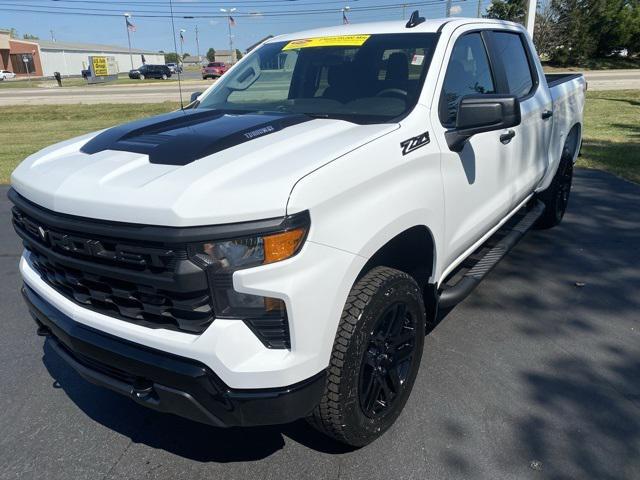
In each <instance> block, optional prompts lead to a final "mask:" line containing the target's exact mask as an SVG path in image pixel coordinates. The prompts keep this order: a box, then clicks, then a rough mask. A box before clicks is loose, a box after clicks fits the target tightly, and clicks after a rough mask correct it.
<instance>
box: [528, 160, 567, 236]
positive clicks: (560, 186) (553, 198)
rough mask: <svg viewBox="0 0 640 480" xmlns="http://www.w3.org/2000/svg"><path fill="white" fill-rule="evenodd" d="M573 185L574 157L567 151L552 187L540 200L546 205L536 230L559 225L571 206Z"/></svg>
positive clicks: (540, 196)
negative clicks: (570, 199)
mask: <svg viewBox="0 0 640 480" xmlns="http://www.w3.org/2000/svg"><path fill="white" fill-rule="evenodd" d="M572 183H573V155H572V154H571V153H570V152H568V151H565V152H564V153H563V155H562V159H561V160H560V165H558V171H557V172H556V175H555V176H554V177H553V180H552V182H551V185H549V187H548V188H547V189H546V190H545V191H544V192H542V193H540V195H539V196H538V198H540V200H542V202H543V203H544V205H545V209H544V212H543V213H542V216H541V217H540V219H539V220H538V222H537V223H536V228H540V229H545V228H552V227H555V226H556V225H558V224H559V223H560V222H561V221H562V218H563V217H564V214H565V212H566V211H567V206H568V205H569V195H570V194H571V184H572Z"/></svg>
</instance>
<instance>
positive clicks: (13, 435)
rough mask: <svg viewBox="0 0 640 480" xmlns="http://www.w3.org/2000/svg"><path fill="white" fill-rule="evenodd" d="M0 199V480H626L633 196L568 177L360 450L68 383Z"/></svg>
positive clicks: (635, 306)
mask: <svg viewBox="0 0 640 480" xmlns="http://www.w3.org/2000/svg"><path fill="white" fill-rule="evenodd" d="M5 192H6V188H5V189H4V190H3V191H2V192H0V194H1V195H0V216H1V217H2V218H1V220H0V221H1V222H2V224H3V225H4V228H3V229H1V230H0V267H1V272H2V279H3V281H2V283H1V284H0V302H1V305H2V311H3V318H2V325H3V327H4V329H3V334H2V336H0V362H1V366H0V432H2V435H0V479H31V478H37V479H39V480H44V479H64V480H67V479H135V480H140V479H143V478H167V479H169V478H170V479H188V480H196V479H200V478H202V479H205V478H206V479H225V480H232V479H254V478H255V479H271V478H273V479H277V480H285V479H296V480H300V479H306V478H309V479H324V478H330V479H337V478H342V479H394V480H395V479H413V478H415V479H422V480H424V479H438V480H440V479H491V480H496V479H505V480H506V479H509V480H512V479H519V480H520V479H524V480H528V479H531V480H537V479H553V480H555V479H558V480H560V479H604V480H614V479H616V480H623V479H628V480H632V479H637V478H640V186H638V185H635V184H631V183H628V182H625V181H623V180H620V179H619V178H617V177H614V176H612V175H609V174H606V173H602V172H597V171H586V170H578V171H577V173H576V179H575V188H574V191H573V193H572V198H571V202H570V207H569V211H568V213H567V216H566V217H565V220H564V222H563V223H562V225H561V226H560V227H558V228H556V229H554V230H549V231H535V232H532V233H530V234H529V235H528V236H527V237H525V239H524V240H523V241H522V242H521V243H520V244H519V245H518V246H517V247H516V248H515V249H514V251H513V252H512V253H511V254H510V256H508V257H507V258H506V259H505V260H504V261H503V262H502V263H501V264H500V265H499V266H498V267H497V268H496V269H495V270H494V271H493V273H491V275H490V276H489V277H488V278H487V280H486V281H485V282H484V283H483V284H482V285H480V287H478V289H477V290H476V291H474V293H473V294H472V295H471V296H470V297H469V298H468V299H467V300H466V301H464V302H463V303H462V304H460V305H458V306H457V307H456V308H455V309H453V310H452V311H451V312H450V313H449V314H448V315H447V316H446V317H445V318H444V319H443V320H442V321H441V322H440V324H439V325H438V326H437V327H436V329H435V330H434V331H433V332H432V333H431V334H430V335H429V336H428V337H427V339H426V343H425V354H424V357H423V360H422V368H421V370H420V374H419V376H418V380H417V383H416V386H415V388H414V391H413V394H412V396H411V398H410V400H409V402H408V404H407V407H406V409H405V412H404V413H403V415H402V416H401V417H400V419H399V420H398V422H397V423H396V425H395V426H394V427H393V428H392V429H391V430H390V431H389V432H387V433H386V434H385V435H384V436H383V437H382V438H380V439H379V440H378V441H376V442H374V443H373V444H371V445H369V446H367V447H365V448H362V449H360V450H349V449H346V448H343V447H341V446H337V445H335V444H332V443H331V442H329V441H327V440H325V439H324V438H323V437H322V436H321V435H319V434H317V433H315V432H314V431H313V430H311V429H310V428H309V427H307V426H306V424H305V423H304V422H302V421H300V422H297V423H295V424H292V425H286V426H280V427H269V428H254V429H244V430H243V429H232V430H221V429H215V428H211V427H207V426H204V425H199V424H195V423H192V422H190V421H187V420H182V419H180V418H177V417H173V416H170V415H163V414H160V413H157V412H154V411H151V410H146V409H144V408H143V407H140V406H138V405H137V404H135V403H133V402H132V401H130V400H129V399H127V398H123V397H120V396H118V395H116V394H114V393H111V392H110V391H107V390H103V389H100V388H98V387H95V386H93V385H91V384H88V383H87V382H85V381H84V380H82V379H81V378H80V377H79V376H78V375H77V374H75V373H74V372H73V371H72V370H71V369H70V368H69V367H67V366H66V365H65V364H64V363H63V362H62V361H61V360H60V359H59V358H58V357H57V356H56V354H55V353H54V352H53V351H51V350H50V349H49V348H43V341H42V339H41V338H40V337H37V336H36V335H35V326H34V324H33V322H32V320H31V319H30V318H29V317H28V314H27V311H26V309H25V307H24V306H23V304H22V301H21V298H20V295H19V293H18V289H19V287H20V283H21V282H20V278H19V275H18V272H17V266H16V264H17V262H18V257H19V252H20V245H19V242H18V241H17V239H16V237H15V235H13V233H12V232H11V231H10V227H9V215H10V206H9V205H8V202H7V200H6V197H5V195H4V193H5Z"/></svg>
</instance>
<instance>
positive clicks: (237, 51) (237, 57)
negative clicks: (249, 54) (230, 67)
mask: <svg viewBox="0 0 640 480" xmlns="http://www.w3.org/2000/svg"><path fill="white" fill-rule="evenodd" d="M242 56H243V55H242V52H241V51H240V50H238V49H237V48H236V60H240V59H241V58H242Z"/></svg>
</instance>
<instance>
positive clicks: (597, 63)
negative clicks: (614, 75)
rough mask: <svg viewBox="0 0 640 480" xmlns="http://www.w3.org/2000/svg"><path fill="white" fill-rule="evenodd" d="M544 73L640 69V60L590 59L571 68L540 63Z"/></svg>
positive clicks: (626, 58) (624, 58) (627, 58)
mask: <svg viewBox="0 0 640 480" xmlns="http://www.w3.org/2000/svg"><path fill="white" fill-rule="evenodd" d="M542 67H543V68H544V71H545V72H549V73H552V72H568V71H576V72H585V71H588V70H617V69H621V68H640V58H637V57H634V58H629V57H611V58H592V59H590V60H587V61H586V62H585V63H584V64H583V65H580V66H573V67H560V66H557V65H551V64H550V63H549V62H542Z"/></svg>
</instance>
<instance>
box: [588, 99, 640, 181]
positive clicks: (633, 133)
mask: <svg viewBox="0 0 640 480" xmlns="http://www.w3.org/2000/svg"><path fill="white" fill-rule="evenodd" d="M582 137H583V143H582V156H581V157H580V158H579V159H578V166H580V167H586V168H597V169H600V170H606V171H608V172H611V173H614V174H616V175H619V176H621V177H623V178H626V179H628V180H631V181H633V182H636V183H640V90H611V91H599V92H587V104H586V106H585V119H584V131H583V135H582Z"/></svg>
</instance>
